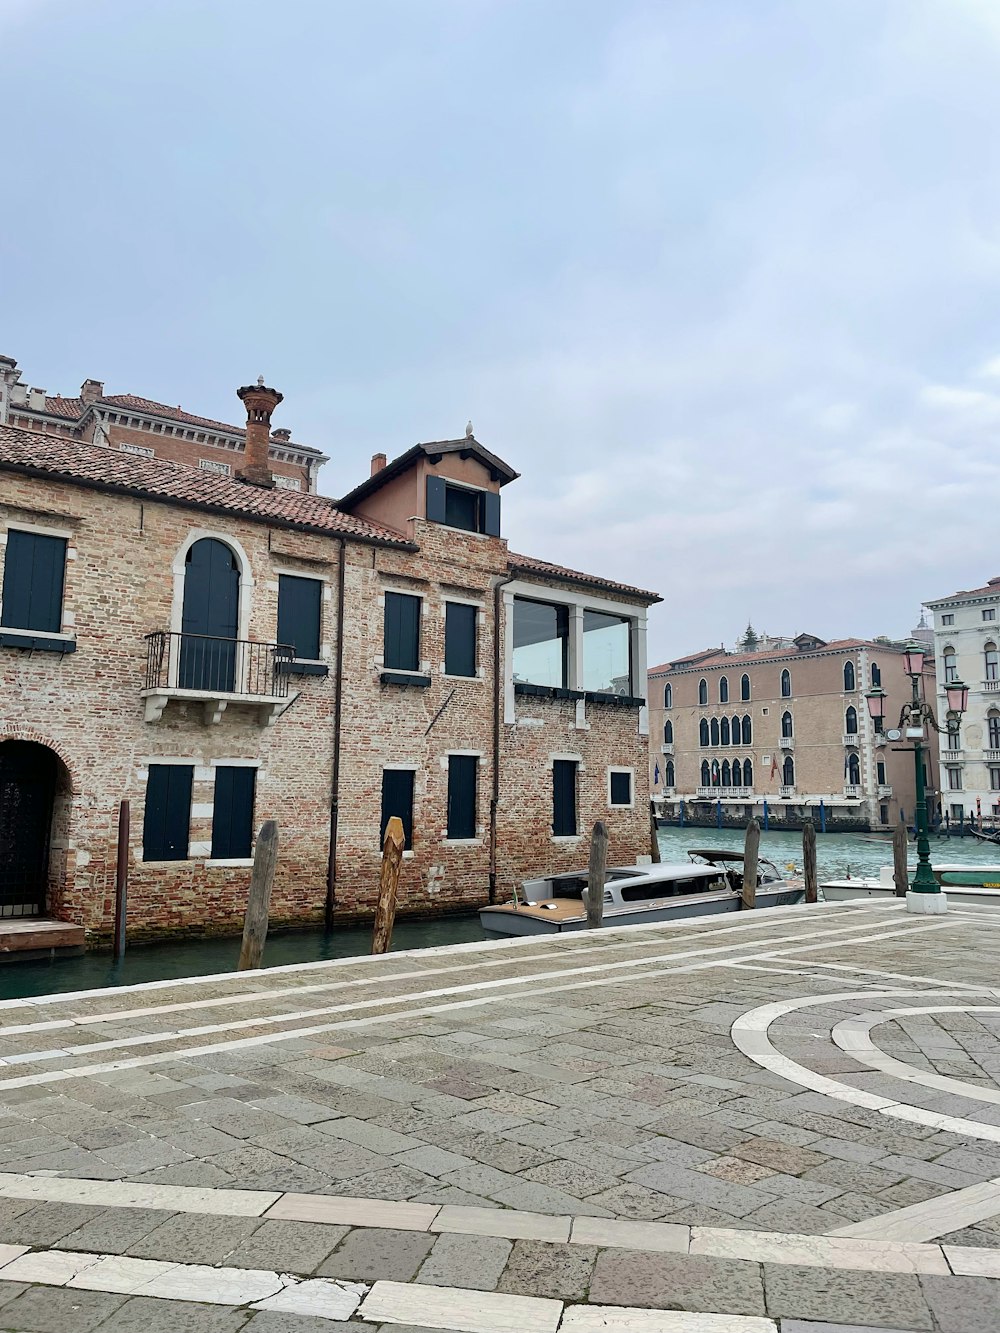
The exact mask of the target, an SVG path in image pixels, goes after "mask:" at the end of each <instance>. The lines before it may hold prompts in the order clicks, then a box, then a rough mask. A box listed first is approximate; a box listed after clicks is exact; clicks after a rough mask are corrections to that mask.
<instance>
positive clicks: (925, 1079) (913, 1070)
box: [830, 1004, 1000, 1106]
mask: <svg viewBox="0 0 1000 1333" xmlns="http://www.w3.org/2000/svg"><path fill="white" fill-rule="evenodd" d="M949 1013H951V1014H954V1013H960V1014H971V1013H993V1014H995V1013H1000V1005H996V1004H938V1005H927V1006H924V1007H921V1008H913V1009H885V1010H883V1011H882V1012H881V1013H874V1012H872V1013H868V1014H861V1015H859V1016H858V1017H857V1018H845V1019H843V1020H842V1021H841V1022H840V1023H838V1024H837V1025H836V1027H835V1028H834V1029H833V1031H832V1032H831V1033H830V1036H831V1037H832V1038H833V1040H834V1041H835V1042H836V1044H837V1045H838V1046H839V1047H840V1049H841V1050H842V1051H845V1052H846V1053H847V1054H848V1055H850V1056H851V1057H852V1058H853V1059H855V1060H858V1061H860V1063H861V1064H864V1065H868V1066H869V1067H870V1068H872V1069H877V1070H879V1071H880V1072H881V1073H884V1074H892V1075H893V1076H894V1077H896V1078H901V1079H905V1080H906V1081H907V1082H908V1083H921V1084H923V1086H924V1087H927V1088H935V1089H937V1090H938V1091H939V1092H951V1093H954V1094H955V1095H956V1096H958V1097H968V1098H969V1099H970V1100H972V1101H977V1102H992V1103H993V1105H994V1106H1000V1089H994V1088H984V1087H983V1086H982V1085H981V1084H978V1083H966V1082H965V1081H964V1079H960V1078H949V1077H948V1076H947V1075H945V1074H929V1073H927V1071H926V1070H924V1069H919V1068H918V1067H917V1066H916V1065H910V1064H907V1063H906V1062H905V1061H904V1060H897V1059H896V1058H895V1056H892V1055H888V1054H887V1053H886V1052H885V1051H883V1050H880V1049H879V1047H878V1046H876V1045H875V1043H874V1042H873V1041H872V1039H871V1030H872V1028H873V1027H877V1026H878V1025H879V1024H881V1023H889V1022H891V1021H892V1020H893V1019H895V1018H903V1017H906V1016H908V1015H911V1014H949Z"/></svg>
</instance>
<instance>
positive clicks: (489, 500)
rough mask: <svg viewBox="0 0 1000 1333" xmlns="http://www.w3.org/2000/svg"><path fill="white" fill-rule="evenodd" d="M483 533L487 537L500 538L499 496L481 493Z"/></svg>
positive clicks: (486, 492)
mask: <svg viewBox="0 0 1000 1333" xmlns="http://www.w3.org/2000/svg"><path fill="white" fill-rule="evenodd" d="M483 531H484V532H485V533H486V535H487V536H488V537H499V536H500V496H499V495H495V494H494V493H493V491H483Z"/></svg>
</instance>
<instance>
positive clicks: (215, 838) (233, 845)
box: [212, 766, 257, 861]
mask: <svg viewBox="0 0 1000 1333" xmlns="http://www.w3.org/2000/svg"><path fill="white" fill-rule="evenodd" d="M256 785H257V770H256V769H255V768H244V767H242V766H241V767H239V768H235V767H228V766H222V767H219V768H217V769H216V770H215V808H214V810H213V813H212V859H213V860H216V861H223V860H234V859H236V858H237V857H239V858H246V857H248V856H249V855H250V853H251V849H252V847H253V801H254V792H255V790H256Z"/></svg>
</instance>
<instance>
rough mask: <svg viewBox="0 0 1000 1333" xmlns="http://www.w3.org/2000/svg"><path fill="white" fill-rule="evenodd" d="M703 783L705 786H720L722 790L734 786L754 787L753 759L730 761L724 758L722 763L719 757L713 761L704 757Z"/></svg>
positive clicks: (702, 766)
mask: <svg viewBox="0 0 1000 1333" xmlns="http://www.w3.org/2000/svg"><path fill="white" fill-rule="evenodd" d="M701 785H702V786H703V787H718V788H719V789H720V790H724V789H726V788H730V789H731V788H733V787H752V786H753V761H752V760H751V759H744V760H743V761H742V762H741V761H740V760H739V759H734V760H732V762H730V761H729V760H728V759H723V760H722V762H721V763H720V762H719V760H718V759H713V760H712V762H711V763H709V761H708V760H707V759H703V760H702V763H701Z"/></svg>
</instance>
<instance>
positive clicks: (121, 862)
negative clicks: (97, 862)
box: [114, 801, 130, 963]
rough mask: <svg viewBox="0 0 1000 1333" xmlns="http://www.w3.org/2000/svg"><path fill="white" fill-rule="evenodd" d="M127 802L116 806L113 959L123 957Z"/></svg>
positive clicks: (127, 839) (126, 869)
mask: <svg viewBox="0 0 1000 1333" xmlns="http://www.w3.org/2000/svg"><path fill="white" fill-rule="evenodd" d="M129 819H130V817H129V803H128V801H122V803H121V805H120V806H119V807H118V861H117V864H116V866H115V951H114V961H115V962H116V963H120V962H121V960H122V959H123V958H124V957H125V922H126V919H127V916H128V843H129V836H128V835H129Z"/></svg>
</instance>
